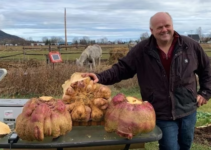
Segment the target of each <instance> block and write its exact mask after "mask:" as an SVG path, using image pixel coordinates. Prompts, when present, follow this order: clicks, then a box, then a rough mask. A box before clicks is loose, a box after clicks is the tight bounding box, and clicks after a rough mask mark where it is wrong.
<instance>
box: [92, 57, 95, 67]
mask: <svg viewBox="0 0 211 150" xmlns="http://www.w3.org/2000/svg"><path fill="white" fill-rule="evenodd" d="M92 64H93V68H95V59H94V58H92Z"/></svg>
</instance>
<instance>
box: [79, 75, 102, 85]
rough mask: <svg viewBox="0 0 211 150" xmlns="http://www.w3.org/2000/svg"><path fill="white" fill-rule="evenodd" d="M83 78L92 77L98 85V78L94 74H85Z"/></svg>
mask: <svg viewBox="0 0 211 150" xmlns="http://www.w3.org/2000/svg"><path fill="white" fill-rule="evenodd" d="M81 76H82V77H90V78H91V79H92V80H93V81H94V83H97V82H98V81H99V79H98V77H97V76H96V74H94V73H83V74H82V75H81Z"/></svg>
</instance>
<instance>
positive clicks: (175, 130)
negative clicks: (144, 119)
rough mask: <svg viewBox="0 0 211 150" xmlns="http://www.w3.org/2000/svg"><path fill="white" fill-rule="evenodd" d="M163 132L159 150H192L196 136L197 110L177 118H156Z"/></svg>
mask: <svg viewBox="0 0 211 150" xmlns="http://www.w3.org/2000/svg"><path fill="white" fill-rule="evenodd" d="M156 124H157V126H158V127H160V129H161V130H162V132H163V137H162V139H161V140H159V150H190V148H191V144H192V142H193V137H194V129H195V124H196V112H194V113H192V114H190V115H189V116H186V117H183V118H180V119H177V120H170V121H166V120H156Z"/></svg>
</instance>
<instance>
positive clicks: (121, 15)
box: [0, 0, 211, 42]
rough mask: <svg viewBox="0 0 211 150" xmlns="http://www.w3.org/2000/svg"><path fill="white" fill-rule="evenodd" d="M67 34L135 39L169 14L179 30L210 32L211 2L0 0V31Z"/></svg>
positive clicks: (29, 34)
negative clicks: (157, 16) (158, 14)
mask: <svg viewBox="0 0 211 150" xmlns="http://www.w3.org/2000/svg"><path fill="white" fill-rule="evenodd" d="M64 8H66V16H67V37H68V41H69V42H71V41H72V39H73V38H74V37H78V38H82V37H83V36H88V37H89V38H90V39H101V38H104V37H106V38H107V39H108V40H117V39H121V40H137V39H139V38H140V35H141V34H142V33H144V32H148V33H149V35H150V31H149V18H150V17H151V16H152V15H154V14H155V13H156V12H158V11H165V12H169V13H170V14H171V16H172V18H173V22H174V29H175V30H176V31H177V32H179V33H180V34H183V35H184V34H190V33H196V30H197V28H199V27H201V31H202V33H203V34H211V0H175V1H173V0H162V1H161V0H34V1H32V0H19V1H15V0H1V1H0V30H2V31H4V32H6V33H9V34H12V35H16V36H19V37H22V38H25V39H28V38H32V39H33V40H40V41H41V40H42V38H43V37H48V38H50V37H52V36H57V37H62V38H63V39H65V33H64Z"/></svg>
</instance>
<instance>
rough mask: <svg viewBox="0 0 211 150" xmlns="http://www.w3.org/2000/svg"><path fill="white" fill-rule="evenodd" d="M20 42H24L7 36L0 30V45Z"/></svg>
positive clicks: (9, 35)
mask: <svg viewBox="0 0 211 150" xmlns="http://www.w3.org/2000/svg"><path fill="white" fill-rule="evenodd" d="M20 41H24V39H22V38H20V37H18V36H15V35H11V34H7V33H5V32H3V31H2V30H0V43H10V42H12V43H14V42H20Z"/></svg>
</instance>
